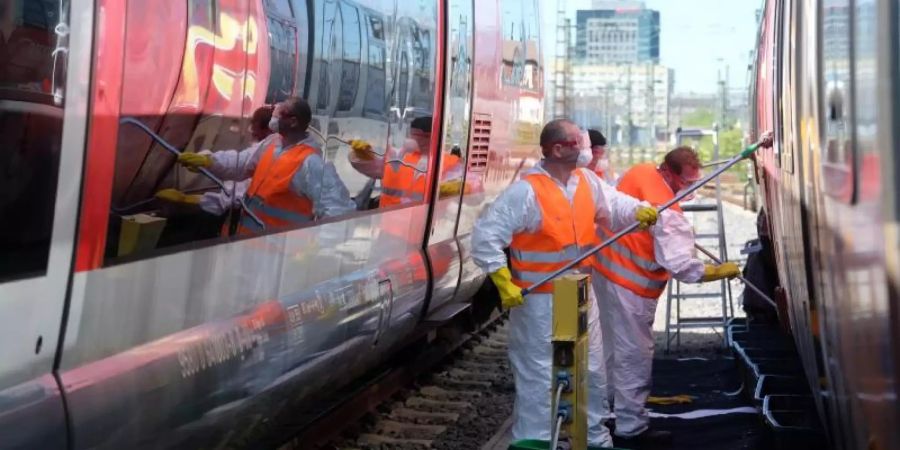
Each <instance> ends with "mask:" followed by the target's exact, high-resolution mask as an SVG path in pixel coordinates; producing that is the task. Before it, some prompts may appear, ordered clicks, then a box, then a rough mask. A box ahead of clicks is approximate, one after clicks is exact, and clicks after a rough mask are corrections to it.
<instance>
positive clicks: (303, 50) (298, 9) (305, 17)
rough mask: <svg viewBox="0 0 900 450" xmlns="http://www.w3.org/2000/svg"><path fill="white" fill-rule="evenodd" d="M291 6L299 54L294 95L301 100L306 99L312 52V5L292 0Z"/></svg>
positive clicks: (304, 0) (303, 1) (300, 0)
mask: <svg viewBox="0 0 900 450" xmlns="http://www.w3.org/2000/svg"><path fill="white" fill-rule="evenodd" d="M293 5H294V7H293V10H294V23H296V25H297V31H298V33H297V50H298V54H299V55H298V57H297V77H296V83H297V84H296V87H295V88H294V93H295V95H299V96H301V97H303V98H308V96H309V82H310V77H309V67H310V57H311V56H312V54H313V52H314V51H313V50H312V48H311V46H310V44H311V43H312V38H313V32H312V26H313V24H312V22H311V21H310V8H311V7H312V5H311V4H309V3H307V2H306V0H293Z"/></svg>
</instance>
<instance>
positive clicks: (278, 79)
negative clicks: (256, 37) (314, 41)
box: [266, 0, 297, 103]
mask: <svg viewBox="0 0 900 450" xmlns="http://www.w3.org/2000/svg"><path fill="white" fill-rule="evenodd" d="M266 3H267V9H266V17H267V23H268V31H269V61H270V64H271V70H270V71H269V89H268V92H267V93H266V103H275V102H278V101H281V100H284V99H285V98H287V97H289V96H290V95H291V92H292V90H293V88H294V83H295V78H294V77H295V71H294V66H295V63H294V62H295V60H296V58H297V28H296V25H295V24H294V23H293V21H292V20H291V17H292V14H291V8H290V5H289V3H288V2H287V0H279V1H273V0H268V1H267V2H266Z"/></svg>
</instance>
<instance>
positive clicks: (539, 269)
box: [509, 170, 597, 294]
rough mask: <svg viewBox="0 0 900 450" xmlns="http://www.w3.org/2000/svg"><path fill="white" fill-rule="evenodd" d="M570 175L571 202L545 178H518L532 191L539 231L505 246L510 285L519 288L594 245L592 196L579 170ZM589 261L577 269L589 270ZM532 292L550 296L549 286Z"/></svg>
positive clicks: (541, 175) (545, 176) (519, 235)
mask: <svg viewBox="0 0 900 450" xmlns="http://www.w3.org/2000/svg"><path fill="white" fill-rule="evenodd" d="M573 176H577V177H578V178H579V179H578V187H577V188H576V189H575V196H574V197H573V200H572V203H569V200H568V199H567V198H566V196H565V195H564V194H563V192H562V191H561V190H560V188H559V186H558V185H557V184H556V182H554V181H553V180H552V179H551V178H550V177H549V176H548V175H545V174H531V175H526V176H525V177H523V178H522V179H523V180H525V181H526V182H527V183H528V184H530V185H531V188H532V189H534V195H535V198H536V199H537V203H538V207H540V210H541V228H540V229H538V230H536V231H534V232H533V233H528V232H523V233H518V234H516V235H514V236H513V239H512V243H511V244H510V246H509V253H510V269H511V272H512V278H513V283H515V284H516V285H517V286H519V287H521V288H526V287H529V286H531V285H532V284H534V283H535V282H537V281H538V280H540V279H542V278H544V277H545V276H547V275H549V274H550V273H552V272H554V271H556V270H558V269H560V268H562V267H563V266H565V265H566V264H567V263H569V262H570V261H572V260H573V259H575V258H577V257H578V256H579V255H580V254H582V253H583V252H585V251H587V250H588V249H590V247H591V246H593V245H594V244H595V243H596V240H597V235H596V233H595V231H594V230H595V225H594V215H595V209H594V208H595V204H594V194H593V192H592V191H591V186H590V184H588V183H589V182H588V180H587V179H586V178H585V174H584V173H583V172H582V171H581V170H578V171H577V172H576V173H575V174H573ZM589 260H590V258H588V259H587V260H585V261H583V262H582V264H581V266H580V267H590V262H589ZM534 292H540V293H544V294H548V293H552V292H553V283H545V284H543V285H541V286H539V287H538V288H537V289H535V291H534Z"/></svg>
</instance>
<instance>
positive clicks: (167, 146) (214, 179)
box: [119, 117, 266, 229]
mask: <svg viewBox="0 0 900 450" xmlns="http://www.w3.org/2000/svg"><path fill="white" fill-rule="evenodd" d="M119 123H120V124H126V123H130V124H132V125H134V126H136V127H138V128H140V129H141V130H143V131H144V133H147V135H148V136H150V138H152V139H153V140H154V141H156V143H157V144H159V145H161V146H162V147H163V148H164V149H166V151H168V152H169V153H171V154H173V155H175V157H176V158H177V157H178V155H180V154H181V152H180V151H179V150H178V149H177V148H175V147H173V146H172V144H170V143H168V142H167V141H166V140H165V139H163V138H162V136H160V135H158V134H156V133H154V132H153V130H151V129H150V128H148V127H147V125H144V123H143V122H141V121H139V120H137V119H135V118H134V117H123V118H122V119H121V120H119ZM197 171H198V172H200V173H202V174H203V175H205V176H206V178H209V179H210V180H212V182H213V183H216V185H217V186H219V188H221V189H222V190H223V191H226V192H227V191H228V188H226V187H225V183H223V182H222V180H221V179H219V177H217V176H215V175H213V174H212V172H210V171H209V170H206V169H205V168H203V167H198V168H197ZM238 201H239V202H240V203H241V208H243V209H244V212H245V213H247V215H248V216H250V218H251V219H253V221H254V222H256V224H257V225H259V226H260V227H261V228H262V229H266V224H264V223H263V221H262V220H260V218H259V217H257V216H256V214H254V213H253V211H251V210H250V208H249V207H248V206H247V204H246V203H244V198H243V197H241V198H240V199H238Z"/></svg>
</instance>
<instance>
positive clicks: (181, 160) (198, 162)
mask: <svg viewBox="0 0 900 450" xmlns="http://www.w3.org/2000/svg"><path fill="white" fill-rule="evenodd" d="M212 163H213V160H212V157H211V156H209V155H204V154H200V153H193V152H185V153H181V154H179V155H178V164H181V165H182V166H184V167H186V168H187V169H188V170H191V171H195V172H196V171H197V168H199V167H209V166H211V165H212Z"/></svg>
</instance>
